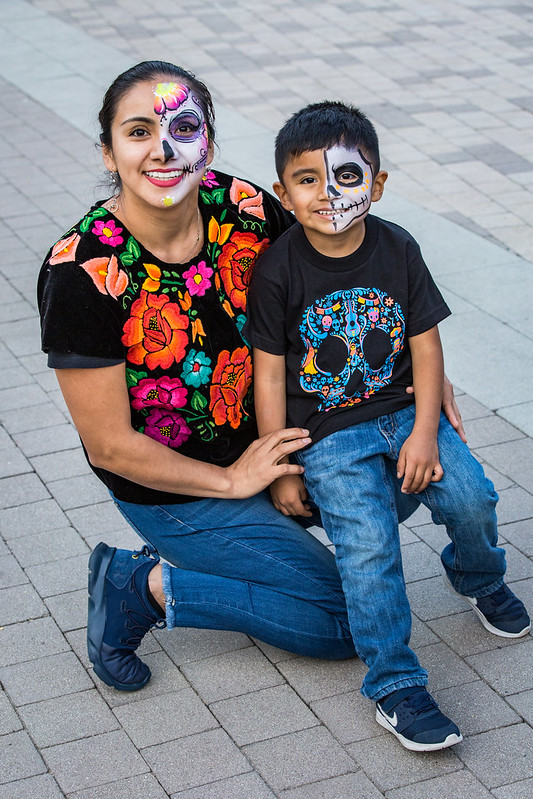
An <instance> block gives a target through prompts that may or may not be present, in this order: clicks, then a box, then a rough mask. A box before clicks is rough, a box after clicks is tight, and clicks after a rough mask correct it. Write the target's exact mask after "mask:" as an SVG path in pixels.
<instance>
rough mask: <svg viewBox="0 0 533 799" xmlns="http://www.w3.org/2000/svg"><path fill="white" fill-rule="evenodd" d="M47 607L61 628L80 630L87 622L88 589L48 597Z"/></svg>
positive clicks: (63, 629)
mask: <svg viewBox="0 0 533 799" xmlns="http://www.w3.org/2000/svg"><path fill="white" fill-rule="evenodd" d="M46 607H47V608H48V610H49V611H50V615H51V616H52V618H53V619H54V621H55V623H56V624H57V626H58V627H59V629H60V630H62V631H63V632H66V631H68V630H79V629H80V628H82V627H85V626H86V624H87V589H86V588H82V589H80V590H79V591H72V592H71V593H68V594H58V595H57V596H50V597H47V599H46Z"/></svg>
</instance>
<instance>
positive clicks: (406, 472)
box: [397, 430, 444, 494]
mask: <svg viewBox="0 0 533 799" xmlns="http://www.w3.org/2000/svg"><path fill="white" fill-rule="evenodd" d="M397 475H398V478H402V477H403V478H404V479H403V483H402V493H403V494H419V493H420V491H423V490H424V489H425V488H426V487H427V486H428V485H429V483H438V482H439V480H442V477H443V475H444V471H443V468H442V466H441V465H440V461H439V448H438V446H437V440H436V438H435V437H434V436H427V435H422V434H420V433H416V432H415V431H414V430H413V432H412V433H411V435H410V436H409V438H408V439H406V441H405V443H404V445H403V447H402V448H401V450H400V455H399V457H398V465H397Z"/></svg>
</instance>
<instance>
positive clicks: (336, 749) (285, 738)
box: [243, 727, 357, 792]
mask: <svg viewBox="0 0 533 799" xmlns="http://www.w3.org/2000/svg"><path fill="white" fill-rule="evenodd" d="M243 751H244V752H245V753H246V756H247V757H248V758H249V759H250V760H251V762H252V764H253V765H254V766H255V768H256V769H257V771H259V773H260V774H261V776H262V777H263V778H264V779H265V781H266V782H267V783H268V784H269V785H270V786H271V788H272V789H273V790H274V791H275V792H277V791H281V790H283V789H284V788H295V787H297V786H299V785H302V784H304V783H312V782H316V781H318V780H324V779H326V778H328V777H336V776H338V775H341V774H347V773H350V772H353V771H356V770H357V767H356V765H355V763H354V761H353V760H352V759H351V758H350V757H349V756H348V755H347V754H346V751H345V750H344V748H343V747H342V746H341V745H340V744H339V743H338V742H337V741H336V740H335V738H334V737H333V736H332V735H331V733H330V732H328V731H327V730H326V729H324V727H313V728H312V729H309V730H303V731H301V732H293V733H289V734H288V735H282V736H280V737H279V738H271V739H269V740H267V741H261V742H259V743H254V744H249V745H248V746H245V747H243Z"/></svg>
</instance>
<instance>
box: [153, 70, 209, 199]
mask: <svg viewBox="0 0 533 799" xmlns="http://www.w3.org/2000/svg"><path fill="white" fill-rule="evenodd" d="M154 95H155V98H156V100H155V105H154V111H155V113H156V114H158V115H159V116H160V136H161V147H162V150H163V155H164V159H165V161H164V166H163V167H162V168H158V169H154V170H151V171H150V172H147V173H145V174H146V177H147V178H148V180H149V181H150V182H151V183H153V184H154V185H155V186H160V187H162V188H166V189H169V190H170V191H169V192H168V194H167V195H166V196H165V197H163V199H162V200H161V202H162V204H163V205H173V204H174V203H176V202H179V201H180V200H182V199H183V197H185V196H186V195H187V194H188V193H189V192H190V191H191V189H192V188H194V187H196V186H198V185H199V184H200V182H201V180H202V178H203V174H204V168H205V166H206V164H207V157H208V150H209V146H208V136H207V125H206V122H205V118H204V113H203V111H202V108H201V105H200V103H199V102H198V100H197V99H196V97H195V96H194V94H193V91H192V89H190V88H189V87H188V86H186V85H184V84H179V83H158V84H157V86H156V88H155V91H154Z"/></svg>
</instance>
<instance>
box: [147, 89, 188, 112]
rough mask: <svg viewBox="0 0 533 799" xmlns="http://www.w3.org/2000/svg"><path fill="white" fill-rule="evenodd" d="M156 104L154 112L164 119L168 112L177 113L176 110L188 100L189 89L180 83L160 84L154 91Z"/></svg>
mask: <svg viewBox="0 0 533 799" xmlns="http://www.w3.org/2000/svg"><path fill="white" fill-rule="evenodd" d="M154 94H155V103H154V111H155V113H156V114H159V115H160V116H162V117H164V116H165V114H166V112H167V111H175V110H176V108H179V106H180V105H181V104H182V103H183V101H184V100H186V99H187V97H188V95H189V89H188V88H187V86H181V85H180V84H179V83H158V84H157V86H156V87H155V89H154Z"/></svg>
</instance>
